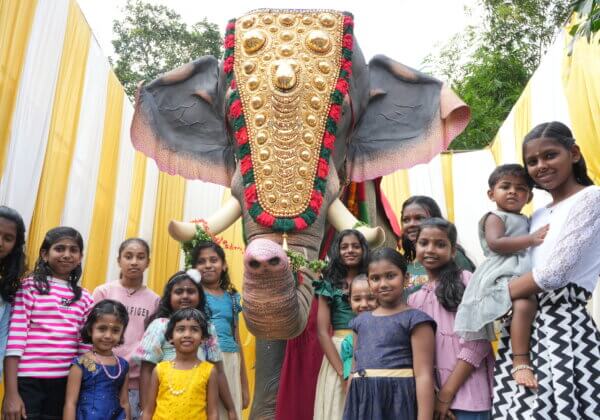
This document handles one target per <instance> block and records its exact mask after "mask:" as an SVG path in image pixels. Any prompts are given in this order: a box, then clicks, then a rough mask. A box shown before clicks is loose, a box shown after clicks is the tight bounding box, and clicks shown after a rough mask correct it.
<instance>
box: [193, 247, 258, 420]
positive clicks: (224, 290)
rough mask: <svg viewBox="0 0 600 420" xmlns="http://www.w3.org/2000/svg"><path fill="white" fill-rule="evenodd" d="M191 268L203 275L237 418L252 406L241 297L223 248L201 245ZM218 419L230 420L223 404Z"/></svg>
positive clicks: (195, 253)
mask: <svg viewBox="0 0 600 420" xmlns="http://www.w3.org/2000/svg"><path fill="white" fill-rule="evenodd" d="M192 264H193V265H194V266H195V267H196V269H197V270H198V271H199V272H200V274H201V275H202V288H203V289H204V292H205V294H206V298H207V304H208V307H209V309H210V313H211V318H210V320H211V321H212V323H213V324H214V326H215V328H216V329H217V335H218V336H219V346H220V347H221V352H222V353H221V354H222V356H223V368H224V369H225V376H226V377H227V383H228V385H229V390H230V392H231V395H232V397H233V402H234V404H235V409H236V413H237V416H238V417H239V418H242V408H246V407H248V404H249V402H250V398H249V392H248V377H247V375H246V364H245V362H244V353H243V350H242V346H241V345H240V331H239V328H238V325H239V323H238V315H239V313H240V312H241V311H242V306H241V305H240V294H239V293H238V292H237V290H235V287H233V284H231V281H230V280H229V275H228V274H227V262H226V261H225V252H224V251H223V248H221V247H220V246H219V245H217V244H216V243H214V242H200V243H199V244H198V245H196V247H195V248H194V249H193V250H192ZM219 417H220V418H221V419H227V411H226V410H225V408H224V407H223V406H222V405H221V404H220V405H219Z"/></svg>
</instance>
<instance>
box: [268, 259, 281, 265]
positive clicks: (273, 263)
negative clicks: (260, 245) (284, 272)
mask: <svg viewBox="0 0 600 420" xmlns="http://www.w3.org/2000/svg"><path fill="white" fill-rule="evenodd" d="M280 262H281V260H280V259H279V257H273V258H271V259H270V260H269V265H279V263H280Z"/></svg>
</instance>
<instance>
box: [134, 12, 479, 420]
mask: <svg viewBox="0 0 600 420" xmlns="http://www.w3.org/2000/svg"><path fill="white" fill-rule="evenodd" d="M468 119H469V109H468V107H467V106H466V105H465V104H464V103H463V102H462V101H461V100H460V99H459V98H458V97H457V96H456V95H454V94H453V92H452V91H451V90H450V89H448V88H447V87H446V86H445V85H443V84H442V83H441V82H440V81H438V80H436V79H434V78H432V77H430V76H427V75H425V74H422V73H420V72H418V71H416V70H413V69H411V68H409V67H407V66H404V65H402V64H400V63H398V62H396V61H394V60H392V59H390V58H388V57H385V56H383V55H378V56H375V57H374V58H372V59H371V60H370V61H369V63H368V64H367V63H366V62H365V59H364V57H363V54H362V52H361V50H360V48H359V46H358V43H357V41H356V39H355V38H354V35H353V17H352V15H350V14H349V13H342V12H337V11H323V10H318V11H317V10H315V11H311V10H299V11H294V10H272V9H269V10H256V11H253V12H250V13H248V14H246V15H244V16H242V17H241V18H238V19H235V20H232V21H230V22H229V24H228V25H227V29H226V34H225V53H224V57H223V60H222V61H218V60H217V59H216V58H214V57H212V56H205V57H202V58H199V59H198V60H196V61H194V62H192V63H189V64H187V65H184V66H182V67H180V68H179V69H176V70H173V71H171V72H169V73H166V74H164V75H163V76H161V77H159V78H158V79H156V80H154V81H153V82H151V83H149V84H146V85H141V86H140V89H139V90H138V93H137V98H136V106H135V115H134V119H133V123H132V129H131V131H132V133H131V134H132V141H133V144H134V145H135V147H136V148H137V149H138V150H140V151H142V152H143V153H145V154H146V155H147V156H149V157H151V158H153V159H154V160H155V161H156V162H157V164H158V167H159V169H161V170H163V171H166V172H168V173H170V174H179V175H181V176H183V177H185V178H188V179H201V180H203V181H207V182H213V183H217V184H221V185H224V186H226V187H230V188H231V191H232V199H231V200H230V201H229V202H228V203H226V204H225V205H224V206H223V208H222V209H221V211H219V212H218V214H215V215H214V216H213V217H211V218H210V219H209V220H208V227H209V228H210V230H211V231H212V232H213V233H215V234H218V233H219V232H221V231H223V230H224V229H226V228H227V227H228V226H229V225H231V224H232V223H233V222H234V221H235V220H236V219H237V218H239V217H242V218H243V222H244V229H245V230H244V232H245V236H246V237H245V240H246V241H247V243H248V244H249V245H248V248H247V250H246V254H245V257H244V258H245V260H244V261H245V269H246V273H245V276H244V286H243V292H242V294H243V300H244V317H245V320H246V323H247V326H248V328H249V330H250V331H251V332H252V333H253V334H254V335H256V337H257V339H258V341H257V343H258V344H257V346H258V349H257V365H256V370H257V373H256V374H257V378H256V379H257V386H256V389H257V394H256V396H255V403H254V407H253V416H254V417H263V416H264V417H269V416H270V415H272V410H273V408H274V392H275V390H276V387H277V381H276V378H277V375H278V372H279V369H280V364H281V358H282V355H283V353H282V352H283V350H282V349H283V348H284V345H285V341H281V340H285V339H289V338H292V337H295V336H297V335H299V334H300V333H301V332H302V331H303V329H304V328H305V326H306V321H307V318H308V313H309V308H310V304H311V299H312V292H313V290H312V285H311V276H310V273H307V274H308V275H307V276H304V281H302V282H297V281H294V279H293V278H292V277H291V276H289V275H288V274H289V268H288V267H287V261H286V258H282V255H285V254H282V253H281V252H280V248H279V245H275V244H282V243H283V241H284V238H285V240H286V241H287V245H288V246H289V248H291V249H293V250H296V251H299V252H301V253H302V254H304V255H305V256H306V257H307V258H308V259H315V258H316V257H317V253H318V251H319V247H320V245H321V241H322V238H323V234H324V229H325V226H326V224H327V223H329V224H331V225H333V226H334V227H335V228H336V229H338V230H340V229H345V228H352V227H356V226H357V223H356V222H357V221H356V219H355V218H354V217H353V216H352V215H351V214H350V212H349V211H348V210H347V209H346V208H345V207H344V205H343V204H342V202H341V201H340V200H339V199H338V195H339V192H340V185H343V183H345V182H347V181H366V180H372V179H375V178H377V177H381V176H383V175H386V174H389V173H392V172H394V171H396V170H398V169H402V168H408V167H411V166H413V165H415V164H418V163H424V162H427V161H429V160H430V159H431V158H432V157H433V156H435V155H436V154H437V153H439V152H440V151H442V150H444V149H445V148H446V147H447V146H448V145H449V143H450V142H451V141H452V139H453V138H454V137H455V136H456V135H458V134H459V133H460V132H461V131H462V130H463V129H464V127H465V126H466V124H467V122H468ZM169 229H170V233H171V235H172V236H173V237H174V238H175V239H178V240H188V239H190V238H191V237H192V236H193V235H194V234H195V226H194V225H191V224H187V223H181V222H175V221H174V222H172V223H171V225H170V228H169ZM359 230H362V231H363V233H364V234H365V236H366V237H367V239H368V240H369V241H370V242H371V243H378V242H381V240H382V239H383V238H382V232H381V230H380V229H378V228H377V227H373V228H371V227H366V226H361V227H359ZM257 239H261V240H260V241H256V243H253V242H254V241H255V240H257ZM264 239H268V241H264ZM286 273H288V274H286ZM278 340H279V341H278ZM274 378H275V379H274Z"/></svg>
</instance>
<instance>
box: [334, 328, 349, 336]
mask: <svg viewBox="0 0 600 420" xmlns="http://www.w3.org/2000/svg"><path fill="white" fill-rule="evenodd" d="M352 332H353V331H352V330H350V329H344V330H333V336H334V337H341V338H344V337H346V336H347V335H348V334H352Z"/></svg>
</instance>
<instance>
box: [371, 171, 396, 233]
mask: <svg viewBox="0 0 600 420" xmlns="http://www.w3.org/2000/svg"><path fill="white" fill-rule="evenodd" d="M373 183H374V184H375V192H376V193H377V198H378V199H379V201H380V203H381V206H382V207H383V212H384V214H385V217H386V218H387V220H388V222H389V224H390V226H391V228H392V231H393V232H394V234H395V235H396V236H397V237H398V238H399V237H400V236H401V235H402V228H401V227H400V224H399V223H398V217H396V213H395V212H394V209H393V208H392V206H391V205H390V202H389V201H388V199H387V198H386V196H385V194H384V193H383V191H382V190H381V177H379V178H375V179H374V180H373Z"/></svg>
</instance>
